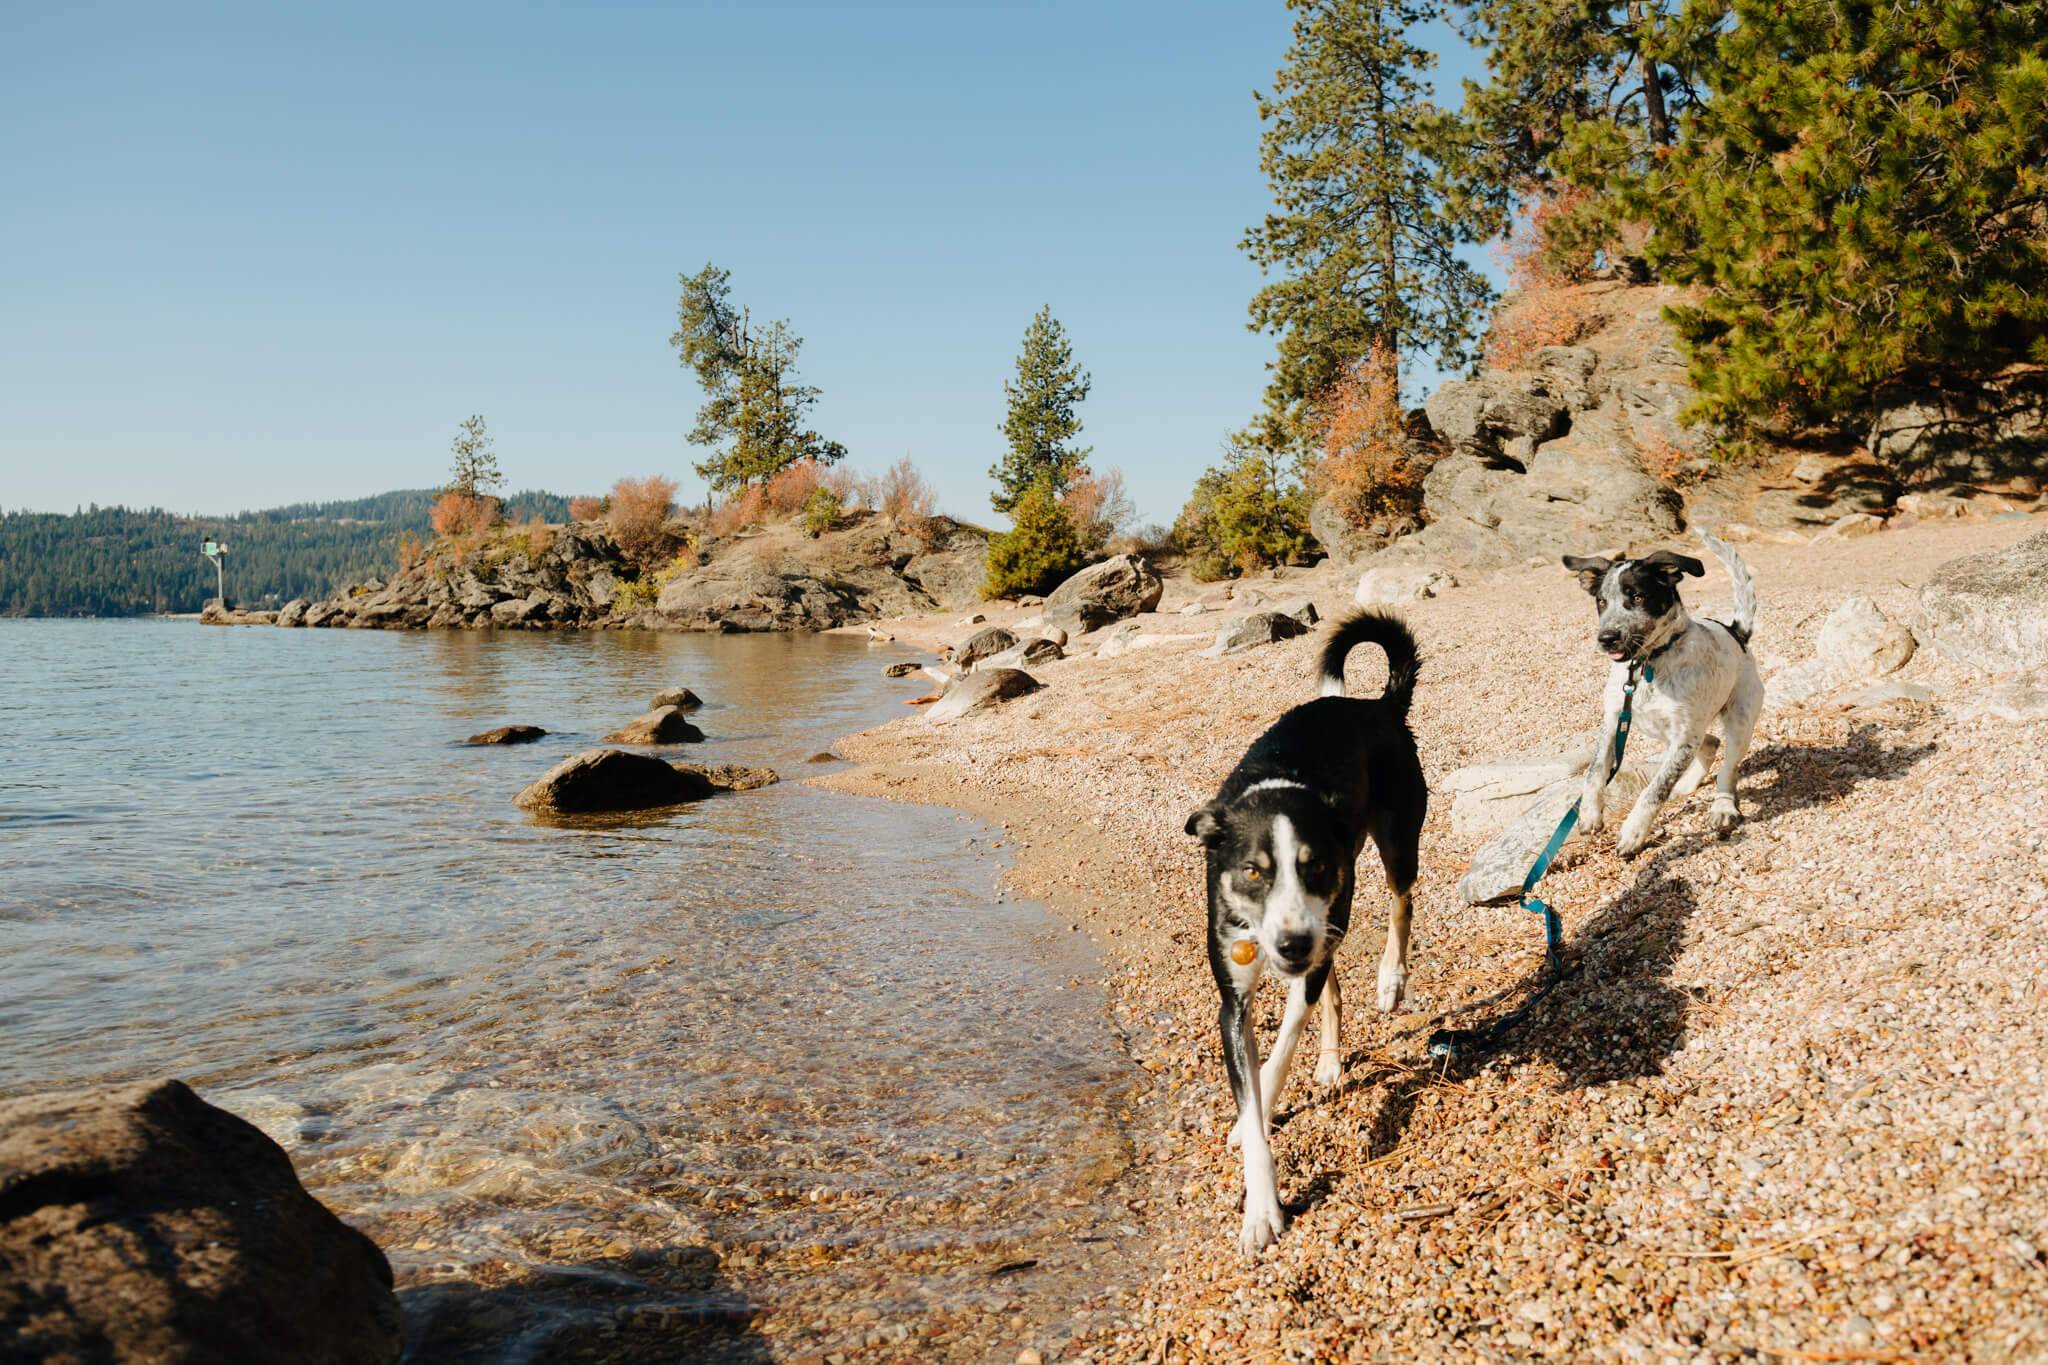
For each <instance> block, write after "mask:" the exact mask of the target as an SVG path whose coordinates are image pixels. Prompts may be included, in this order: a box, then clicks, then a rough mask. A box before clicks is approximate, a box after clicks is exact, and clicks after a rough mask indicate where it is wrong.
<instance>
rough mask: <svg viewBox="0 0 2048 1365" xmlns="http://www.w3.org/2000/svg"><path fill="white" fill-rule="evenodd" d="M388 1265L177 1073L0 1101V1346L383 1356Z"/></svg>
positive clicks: (198, 1354) (190, 1355) (379, 1361)
mask: <svg viewBox="0 0 2048 1365" xmlns="http://www.w3.org/2000/svg"><path fill="white" fill-rule="evenodd" d="M399 1338H400V1319H399V1310H398V1300H397V1298H396V1297H395V1296H394V1295H393V1293H392V1288H391V1267H390V1265H389V1264H388V1263H387V1262H386V1261H385V1259H384V1254H383V1253H382V1252H380V1251H379V1250H378V1249H377V1247H376V1245H375V1244H374V1243H372V1242H371V1241H370V1239H369V1238H367V1237H365V1236H364V1235H363V1234H362V1233H360V1232H357V1231H356V1230H355V1229H353V1228H351V1227H349V1226H348V1225H347V1224H345V1223H343V1222H342V1221H341V1220H340V1219H339V1218H336V1217H335V1216H334V1215H333V1214H332V1213H330V1212H329V1211H328V1210H327V1209H326V1208H325V1207H323V1206H322V1205H321V1204H320V1202H319V1201H318V1200H316V1199H314V1198H313V1197H312V1196H311V1195H309V1194H307V1193H306V1191H305V1188H304V1187H303V1186H301V1185H300V1184H299V1179H298V1176H297V1175H296V1174H294V1173H293V1171H292V1163H291V1159H290V1158H289V1157H287V1156H286V1155H285V1153H284V1150H283V1149H282V1148H280V1147H279V1146H278V1145H277V1144H276V1143H275V1142H273V1141H271V1140H270V1139H269V1138H267V1137H265V1136H264V1135H263V1133H262V1132H261V1131H259V1130H258V1129H257V1128H256V1127H255V1126H254V1125H252V1124H250V1123H248V1122H246V1121H245V1120H243V1119H240V1118H237V1117H236V1116H234V1115H233V1114H230V1113H228V1112H227V1111H226V1110H223V1109H218V1108H215V1107H214V1106H213V1105H210V1104H208V1103H206V1101H204V1100H202V1099H201V1098H199V1096H198V1095H196V1094H194V1093H193V1092H192V1091H191V1090H190V1089H188V1088H187V1087H186V1086H184V1085H183V1084H181V1083H179V1082H177V1081H163V1082H159V1083H156V1084H152V1085H140V1086H132V1087H128V1088H125V1089H101V1090H82V1091H66V1092H60V1093H55V1094H46V1095H37V1096H33V1097H30V1098H28V1099H19V1100H10V1101H7V1102H5V1103H0V1357H4V1358H5V1359H7V1360H10V1361H11V1360H22V1361H29V1360H73V1361H166V1362H193V1365H197V1363H198V1362H205V1361H229V1360H291V1361H303V1362H306V1363H307V1365H386V1363H387V1362H390V1361H395V1360H397V1359H398V1352H399V1344H400V1340H399Z"/></svg>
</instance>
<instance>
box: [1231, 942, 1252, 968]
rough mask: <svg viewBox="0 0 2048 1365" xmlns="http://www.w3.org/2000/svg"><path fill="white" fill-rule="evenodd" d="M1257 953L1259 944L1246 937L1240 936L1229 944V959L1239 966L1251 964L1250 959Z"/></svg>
mask: <svg viewBox="0 0 2048 1365" xmlns="http://www.w3.org/2000/svg"><path fill="white" fill-rule="evenodd" d="M1258 955H1259V945H1258V944H1256V943H1254V942H1252V941H1251V940H1250V939H1248V938H1241V939H1239V940H1238V941H1237V942H1235V943H1233V944H1231V945H1230V960H1231V961H1232V962H1235V963H1236V964H1237V965H1238V966H1240V967H1249V966H1251V965H1252V959H1253V958H1255V957H1257V956H1258Z"/></svg>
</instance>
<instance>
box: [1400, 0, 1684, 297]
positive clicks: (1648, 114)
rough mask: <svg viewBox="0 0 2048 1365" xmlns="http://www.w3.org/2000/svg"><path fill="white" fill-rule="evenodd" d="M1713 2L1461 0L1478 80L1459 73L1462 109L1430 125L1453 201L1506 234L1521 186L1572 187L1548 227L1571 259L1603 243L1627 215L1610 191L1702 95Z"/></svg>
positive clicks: (1552, 193) (1662, 144)
mask: <svg viewBox="0 0 2048 1365" xmlns="http://www.w3.org/2000/svg"><path fill="white" fill-rule="evenodd" d="M1723 8H1724V7H1723V5H1722V4H1721V3H1720V0H1624V3H1620V4H1605V3H1599V4H1589V3H1586V0H1466V2H1465V3H1464V4H1463V6H1462V9H1463V11H1464V18H1465V23H1464V25H1463V29H1464V32H1465V34H1466V36H1467V37H1468V38H1469V39H1470V40H1471V41H1472V42H1473V43H1474V44H1475V45H1476V46H1478V47H1479V48H1481V49H1482V50H1483V51H1484V52H1485V54H1486V65H1487V71H1488V79H1487V80H1486V81H1485V83H1483V84H1478V83H1474V82H1471V81H1467V82H1466V83H1465V102H1464V108H1463V110H1462V111H1461V112H1460V114H1459V115H1458V116H1457V117H1455V118H1453V119H1447V120H1445V121H1444V122H1443V123H1442V124H1440V125H1439V133H1440V135H1441V137H1442V146H1443V154H1444V157H1445V160H1446V163H1447V165H1448V168H1449V171H1450V176H1449V179H1450V181H1451V183H1452V184H1453V185H1454V186H1455V190H1454V197H1455V199H1456V202H1457V203H1458V205H1459V207H1460V208H1461V209H1462V210H1463V211H1465V212H1467V213H1469V214H1470V215H1471V216H1472V217H1473V219H1474V220H1475V221H1477V222H1481V223H1483V224H1484V225H1485V230H1486V231H1487V232H1488V233H1497V232H1504V231H1505V230H1506V229H1507V226H1508V215H1509V212H1510V211H1511V210H1512V209H1513V207H1514V206H1515V203H1516V202H1517V201H1518V200H1519V199H1521V198H1523V197H1525V196H1529V195H1543V196H1545V197H1547V198H1549V199H1551V200H1552V201H1553V202H1555V201H1557V200H1559V199H1561V198H1564V197H1565V196H1562V195H1560V194H1559V192H1558V190H1557V189H1556V188H1555V186H1554V182H1556V181H1559V180H1563V181H1565V182H1567V183H1569V184H1571V185H1574V186H1578V187H1581V188H1583V189H1587V190H1592V191H1594V192H1595V193H1594V194H1591V195H1579V196H1571V197H1570V198H1571V200H1572V203H1573V207H1572V210H1571V212H1570V213H1569V214H1568V215H1567V216H1566V218H1565V220H1564V221H1560V222H1554V223H1553V224H1551V225H1550V227H1549V228H1548V234H1549V235H1550V236H1552V237H1553V238H1554V239H1555V241H1556V245H1557V247H1558V249H1559V250H1560V251H1561V252H1562V253H1564V254H1569V255H1572V256H1574V257H1576V258H1578V259H1584V258H1587V257H1589V256H1590V255H1591V254H1592V253H1593V252H1595V251H1597V250H1599V249H1601V248H1604V247H1609V246H1611V245H1612V244H1613V242H1614V239H1615V237H1616V235H1617V229H1618V227H1619V225H1620V222H1621V220H1622V219H1623V218H1624V217H1625V213H1624V212H1623V211H1622V208H1621V205H1620V203H1619V202H1618V201H1617V200H1616V199H1615V198H1614V197H1612V196H1611V195H1610V194H1609V193H1608V192H1609V191H1613V190H1617V189H1619V188H1621V186H1622V184H1623V182H1624V181H1626V180H1628V179H1630V178H1632V177H1638V176H1640V175H1642V174H1643V173H1644V172H1645V171H1647V170H1648V168H1649V167H1650V166H1651V165H1652V164H1654V162H1655V159H1656V158H1657V157H1658V156H1659V155H1660V152H1659V149H1660V148H1668V147H1670V146H1672V145H1673V144H1674V143H1675V142H1676V141H1677V140H1678V135H1679V125H1680V120H1681V118H1682V117H1683V115H1684V114H1685V113H1686V112H1687V111H1689V110H1691V109H1693V108H1695V107H1697V105H1698V104H1699V102H1700V98H1701V81H1702V79H1703V76H1702V71H1703V68H1704V67H1705V65H1706V64H1707V63H1708V62H1709V61H1710V60H1711V58H1712V52H1713V41H1714V34H1715V26H1716V24H1717V22H1718V21H1719V19H1720V16H1721V14H1722V12H1723Z"/></svg>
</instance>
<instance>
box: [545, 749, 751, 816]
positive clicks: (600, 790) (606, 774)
mask: <svg viewBox="0 0 2048 1365" xmlns="http://www.w3.org/2000/svg"><path fill="white" fill-rule="evenodd" d="M715 790H716V788H715V787H713V786H712V784H711V781H710V780H709V779H708V778H707V777H705V776H704V775H703V774H702V773H699V772H693V771H690V770H687V769H684V768H679V767H677V766H676V765H675V764H673V763H665V762H663V761H662V760H661V759H658V758H654V757H652V756H650V755H648V754H629V753H627V752H626V751H625V750H623V749H586V750H584V751H583V752H582V753H580V754H575V755H573V756H571V757H569V758H565V759H563V760H562V761H561V762H560V763H557V764H556V765H555V766H554V767H552V768H550V769H548V770H547V772H545V773H543V774H542V775H541V777H540V778H539V780H537V781H535V782H534V783H532V784H531V785H530V786H528V787H527V788H526V789H525V790H523V791H521V792H520V793H519V795H517V796H515V797H513V798H512V804H513V805H515V806H518V807H519V808H520V809H522V810H533V811H547V812H553V813H555V814H562V815H574V814H580V813H584V812H595V811H617V810H647V809H650V808H652V807H655V806H676V805H681V804H682V803H684V802H686V801H700V800H702V799H703V798H705V797H707V796H709V795H711V793H712V792H713V791H715Z"/></svg>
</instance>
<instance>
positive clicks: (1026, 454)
mask: <svg viewBox="0 0 2048 1365" xmlns="http://www.w3.org/2000/svg"><path fill="white" fill-rule="evenodd" d="M1092 382H1093V381H1091V380H1090V379H1089V377H1088V372H1087V371H1086V370H1083V369H1082V368H1081V366H1080V364H1079V362H1077V361H1076V360H1075V359H1074V348H1073V346H1072V344H1071V343H1069V342H1068V340H1067V329H1066V328H1064V327H1062V326H1060V324H1059V320H1058V319H1057V318H1055V317H1053V315H1052V307H1051V305H1047V306H1046V307H1044V308H1041V309H1039V310H1038V316H1036V317H1034V318H1032V319H1031V325H1030V326H1029V327H1027V328H1025V329H1024V349H1023V350H1022V351H1020V352H1018V355H1017V381H1016V382H1015V383H1014V384H1009V383H1006V384H1004V385H1003V396H1004V398H1006V399H1007V400H1008V401H1009V411H1008V414H1007V415H1006V416H1005V417H1004V418H1003V425H1002V427H1001V428H1000V430H1001V431H1002V433H1003V437H1004V439H1005V440H1007V441H1008V442H1009V443H1010V448H1009V449H1008V450H1007V451H1005V452H1004V453H1003V458H1002V459H1000V460H998V461H997V462H996V464H995V466H994V467H993V468H991V469H990V470H989V471H988V476H989V477H990V478H991V479H994V480H995V483H996V491H995V493H994V495H993V496H992V497H991V498H990V499H989V500H990V501H991V502H993V503H994V504H995V508H996V510H997V511H998V512H1008V511H1010V510H1012V509H1013V508H1015V507H1016V505H1017V501H1018V499H1019V498H1021V497H1023V496H1024V494H1025V492H1026V491H1027V490H1029V489H1031V488H1034V487H1037V486H1038V485H1039V484H1044V485H1045V486H1046V488H1047V489H1048V490H1049V491H1050V493H1051V495H1052V496H1053V497H1054V498H1057V497H1059V495H1060V494H1062V493H1064V492H1066V491H1067V486H1068V485H1069V484H1071V483H1072V482H1073V481H1074V480H1075V479H1076V478H1077V477H1079V476H1080V475H1081V474H1082V473H1083V472H1085V470H1086V468H1087V462H1088V448H1087V447H1085V446H1076V445H1074V444H1073V440H1074V438H1075V437H1076V436H1078V435H1080V434H1081V418H1080V415H1079V414H1078V413H1077V412H1076V411H1075V409H1076V408H1078V407H1079V406H1080V405H1081V402H1082V400H1083V399H1085V398H1087V397H1088V389H1089V387H1090V385H1091V383H1092Z"/></svg>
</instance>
